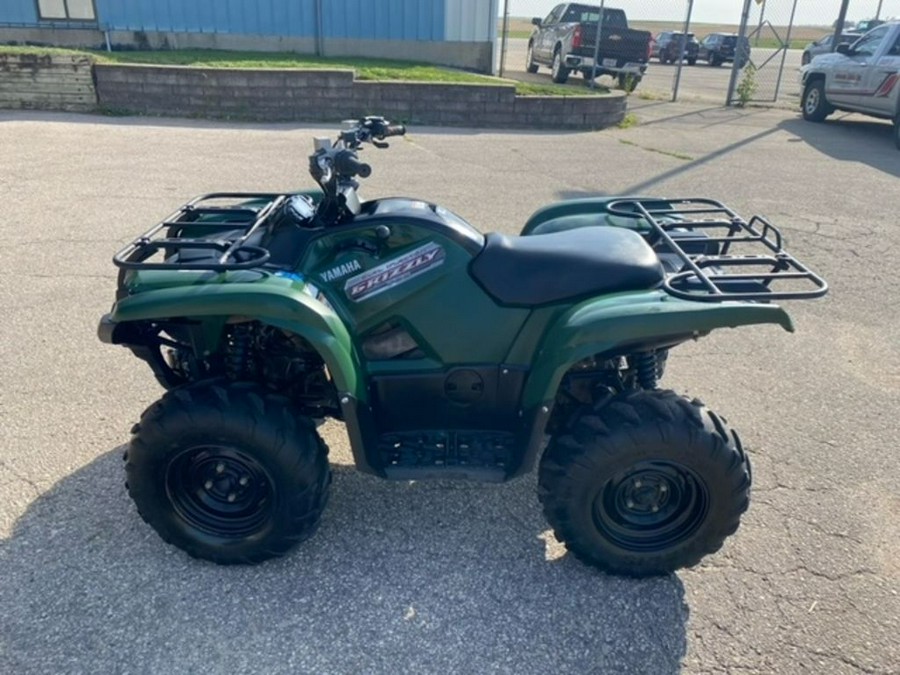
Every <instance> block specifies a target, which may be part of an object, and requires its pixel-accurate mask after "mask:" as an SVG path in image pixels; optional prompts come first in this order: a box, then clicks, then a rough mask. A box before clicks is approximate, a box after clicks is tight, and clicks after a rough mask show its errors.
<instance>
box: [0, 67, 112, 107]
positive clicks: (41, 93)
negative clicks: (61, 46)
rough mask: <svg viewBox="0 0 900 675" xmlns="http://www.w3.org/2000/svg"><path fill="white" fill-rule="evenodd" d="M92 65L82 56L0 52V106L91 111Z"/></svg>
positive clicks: (93, 100)
mask: <svg viewBox="0 0 900 675" xmlns="http://www.w3.org/2000/svg"><path fill="white" fill-rule="evenodd" d="M91 66H92V63H91V60H90V59H88V58H86V57H81V56H37V55H30V54H22V55H19V54H0V108H18V109H24V110H67V111H73V112H87V111H91V110H94V109H95V108H96V107H97V94H96V92H95V90H94V81H93V77H92V75H91Z"/></svg>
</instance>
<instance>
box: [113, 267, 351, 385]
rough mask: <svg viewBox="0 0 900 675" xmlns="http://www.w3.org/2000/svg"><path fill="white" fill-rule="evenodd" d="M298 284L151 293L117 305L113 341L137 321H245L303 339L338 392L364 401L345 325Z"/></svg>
mask: <svg viewBox="0 0 900 675" xmlns="http://www.w3.org/2000/svg"><path fill="white" fill-rule="evenodd" d="M301 289H302V286H300V285H299V283H298V282H295V281H291V280H288V279H285V278H280V277H273V276H267V275H259V276H258V278H257V280H256V281H247V282H237V283H218V284H217V283H204V284H200V285H195V286H179V287H174V288H159V289H156V290H148V291H145V292H143V293H140V294H137V295H129V296H127V297H124V298H122V299H121V300H119V301H118V302H117V303H116V305H115V306H114V308H113V311H112V313H111V314H110V315H109V318H108V319H107V320H106V323H107V326H106V327H105V329H104V330H105V331H106V333H107V334H108V338H109V339H108V341H110V342H125V340H123V339H117V337H118V336H125V335H127V326H128V325H129V324H130V323H131V322H136V321H152V320H154V319H159V320H162V319H170V318H182V317H183V318H189V319H199V318H215V317H241V318H246V319H252V320H258V321H260V322H262V323H265V324H268V325H271V326H275V327H277V328H282V329H284V330H286V331H290V332H291V333H295V334H297V335H299V336H301V337H303V338H305V339H306V340H307V341H308V342H309V343H310V345H312V347H313V348H314V349H316V351H318V353H319V355H320V356H321V357H322V360H323V361H325V364H326V365H327V366H328V371H329V373H330V375H331V377H332V379H333V380H334V383H335V386H336V387H337V390H338V392H340V393H342V394H349V395H350V396H352V397H354V398H355V399H357V400H360V401H366V400H367V395H366V389H365V386H364V384H363V381H362V378H361V377H360V372H361V371H360V362H359V357H358V355H357V353H356V350H355V348H354V346H353V341H352V340H351V338H350V334H349V332H348V331H347V328H346V326H345V325H344V323H343V322H342V321H341V320H340V318H339V317H338V316H337V314H335V313H334V311H333V310H332V309H331V308H329V307H328V306H326V305H324V304H323V303H321V302H319V301H318V300H316V299H315V298H313V297H311V296H310V295H308V294H307V293H305V292H304V291H303V290H301Z"/></svg>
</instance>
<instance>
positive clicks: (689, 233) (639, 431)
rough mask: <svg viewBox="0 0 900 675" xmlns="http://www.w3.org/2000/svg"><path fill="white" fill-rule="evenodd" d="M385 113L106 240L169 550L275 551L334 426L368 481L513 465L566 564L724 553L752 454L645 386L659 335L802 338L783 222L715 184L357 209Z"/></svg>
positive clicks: (159, 521)
mask: <svg viewBox="0 0 900 675" xmlns="http://www.w3.org/2000/svg"><path fill="white" fill-rule="evenodd" d="M403 133H405V129H404V128H403V127H402V126H399V125H391V124H389V123H388V122H386V121H385V120H384V119H382V118H376V117H369V118H366V119H363V120H360V121H358V122H353V123H349V124H348V125H346V128H345V129H344V130H343V131H342V132H341V133H340V135H339V137H338V139H337V140H336V141H335V142H332V141H331V140H329V139H324V138H320V139H316V141H315V152H314V154H313V155H312V156H311V157H310V173H311V174H312V176H313V178H314V179H315V181H316V182H317V183H318V185H319V186H320V188H321V191H311V192H308V193H298V194H210V195H205V196H202V197H198V198H196V199H194V200H193V201H191V202H189V203H188V204H186V205H184V206H183V207H181V208H180V209H178V210H177V211H175V212H174V213H173V214H172V215H171V216H169V217H168V218H166V219H165V220H164V221H162V222H161V223H159V224H157V225H156V226H155V227H153V228H151V229H150V230H148V231H147V232H146V233H144V234H143V235H141V236H140V237H138V238H137V239H135V240H134V241H133V242H131V243H130V244H129V245H128V246H126V247H125V248H124V249H122V250H121V251H120V252H119V253H117V254H116V255H115V258H114V261H115V264H116V265H117V266H118V267H119V268H120V274H119V283H118V292H117V296H116V302H115V304H114V305H113V308H112V311H111V312H110V313H109V314H107V315H106V316H104V317H103V318H102V320H101V322H100V327H99V334H100V338H101V339H102V340H103V341H104V342H106V343H110V344H118V345H124V346H126V347H127V348H129V349H130V350H131V351H132V352H133V353H134V355H135V356H137V357H138V358H140V359H142V360H144V361H146V363H147V364H148V365H149V366H150V368H151V369H152V371H153V373H154V375H155V376H156V379H157V380H158V381H159V382H160V384H161V385H162V386H163V387H165V388H166V389H167V390H168V392H167V393H166V394H165V395H164V396H163V397H162V398H161V399H160V400H159V401H158V402H157V403H155V404H154V405H152V406H151V407H150V408H148V409H147V410H146V411H145V412H144V414H143V416H142V417H141V420H140V423H139V424H137V425H136V426H135V428H134V430H133V435H132V439H131V442H130V445H129V447H128V450H127V453H126V460H127V463H126V474H127V485H128V491H129V493H130V495H131V497H132V498H133V499H134V501H135V503H136V505H137V509H138V511H139V513H140V515H141V516H142V517H143V519H144V520H146V521H147V522H148V523H149V524H150V525H151V526H153V527H154V528H155V529H156V530H157V532H158V533H159V534H160V535H161V536H162V538H163V539H164V540H166V541H167V542H170V543H172V544H174V545H176V546H178V547H180V548H182V549H184V550H185V551H187V552H188V553H189V554H190V555H192V556H196V557H198V558H205V559H208V560H212V561H215V562H217V563H223V564H228V563H256V562H260V561H262V560H265V559H267V558H271V557H273V556H279V555H282V554H284V553H286V552H287V551H288V550H289V549H290V548H291V547H292V546H293V545H294V544H296V543H297V542H299V541H302V540H304V539H306V538H307V537H309V536H310V535H311V534H312V533H313V532H314V531H315V529H316V526H317V524H318V522H319V519H320V517H321V515H322V511H323V509H324V508H325V504H326V501H327V498H328V491H329V486H330V481H331V476H330V470H329V465H328V459H327V448H326V446H325V444H324V443H323V441H322V439H321V438H320V436H319V434H318V433H317V431H316V428H317V424H318V423H319V422H320V421H321V420H323V419H325V418H334V419H337V420H340V421H342V422H343V423H344V424H345V425H346V428H347V433H348V436H349V441H350V447H351V448H352V452H353V456H354V459H355V462H356V466H357V468H358V469H359V470H360V471H363V472H366V473H371V474H374V475H376V476H381V477H383V478H388V479H393V480H411V479H415V480H422V479H432V478H434V479H470V480H479V481H494V482H501V481H508V480H511V479H513V478H515V477H517V476H521V475H522V474H524V473H526V472H528V471H530V470H531V469H532V467H533V466H534V465H535V463H538V464H539V467H538V470H539V497H540V500H541V502H542V504H543V507H544V513H545V514H546V517H547V520H548V521H549V523H550V524H551V525H552V527H553V529H554V531H555V533H556V536H557V538H558V539H559V540H560V541H562V542H564V543H565V545H566V546H567V547H568V549H569V550H570V551H571V552H572V553H573V554H574V555H575V556H576V557H578V558H579V559H580V560H582V561H584V562H585V563H588V564H590V565H594V566H596V567H599V568H602V569H604V570H607V571H610V572H613V573H617V574H626V575H632V576H646V575H654V574H661V573H667V572H671V571H673V570H676V569H679V568H682V567H686V566H691V565H694V564H696V563H697V562H698V561H699V560H700V559H701V558H702V557H703V556H704V555H706V554H708V553H712V552H714V551H716V550H718V549H719V548H720V547H721V546H722V543H723V541H724V540H725V538H726V537H727V536H728V535H730V534H732V533H733V532H734V531H735V530H736V529H737V527H738V524H739V520H740V518H741V515H742V514H743V513H744V511H745V510H746V509H747V506H748V500H749V491H750V478H751V473H750V459H749V457H748V456H747V454H746V453H745V452H744V449H743V447H742V446H741V441H740V439H739V438H738V436H737V434H736V433H735V432H734V431H732V430H731V428H730V427H729V426H728V425H727V424H726V422H725V420H724V419H723V418H722V417H720V416H718V415H716V414H715V413H713V412H712V411H711V410H709V409H708V408H706V407H705V406H704V405H703V404H702V403H701V402H700V401H698V400H688V399H686V398H683V397H681V396H679V395H677V394H675V393H673V392H671V391H667V390H663V389H660V388H659V381H660V379H661V378H662V376H663V373H664V370H665V365H666V359H667V357H668V354H669V351H670V350H671V349H672V348H674V347H676V346H678V345H679V344H681V343H683V342H686V341H689V340H694V339H696V338H699V337H701V336H705V335H707V334H709V333H710V332H711V331H712V330H714V329H717V328H723V327H736V326H743V325H750V324H762V323H774V324H778V325H780V326H781V327H783V328H785V329H786V330H789V331H791V330H793V328H792V325H791V321H790V319H789V317H788V315H787V314H786V313H785V312H784V311H783V310H782V309H781V308H779V307H778V306H776V305H774V304H772V302H773V301H775V300H785V299H799V298H812V297H819V296H822V295H824V294H825V292H826V290H827V286H826V284H825V282H824V281H823V280H822V279H821V278H820V277H818V276H817V275H816V274H814V273H813V272H811V271H810V270H808V269H807V268H806V267H805V266H804V265H803V264H801V263H800V262H799V261H798V260H797V259H796V258H794V257H793V256H791V255H790V254H788V253H787V252H785V250H784V248H783V246H782V240H781V235H780V234H779V232H778V230H777V229H776V228H775V227H773V226H772V225H771V224H769V223H768V222H767V221H766V220H764V219H763V218H760V217H758V216H756V217H753V218H752V219H751V220H749V221H747V220H744V219H743V218H741V217H740V216H738V215H737V214H736V213H734V212H733V211H732V210H731V209H729V208H728V207H726V206H724V205H722V204H721V203H718V202H716V201H713V200H710V199H661V198H638V197H617V198H603V199H586V200H579V201H570V202H563V203H559V204H554V205H551V206H548V207H546V208H544V209H541V210H540V211H538V212H537V213H535V214H534V216H532V217H531V219H530V220H529V221H528V222H527V223H526V225H525V227H524V229H523V230H522V233H521V235H520V236H504V235H500V234H488V235H483V234H481V233H480V232H479V231H478V230H476V229H475V228H473V227H472V226H471V225H469V224H468V223H467V222H465V221H464V220H463V219H462V218H460V217H459V216H457V215H455V214H453V213H452V212H450V211H448V210H447V209H445V208H442V207H440V206H437V205H435V204H431V203H428V202H425V201H418V200H413V199H399V198H388V199H377V200H374V201H368V202H362V203H361V202H360V200H359V198H358V193H357V189H358V182H357V180H356V179H357V178H365V177H367V176H368V175H369V174H370V173H371V168H370V167H369V165H367V164H364V163H362V162H361V161H360V160H359V157H358V151H359V150H360V149H361V148H362V146H363V144H365V143H372V144H374V145H377V146H379V147H386V145H387V144H386V143H385V139H386V138H388V137H390V136H397V135H402V134H403Z"/></svg>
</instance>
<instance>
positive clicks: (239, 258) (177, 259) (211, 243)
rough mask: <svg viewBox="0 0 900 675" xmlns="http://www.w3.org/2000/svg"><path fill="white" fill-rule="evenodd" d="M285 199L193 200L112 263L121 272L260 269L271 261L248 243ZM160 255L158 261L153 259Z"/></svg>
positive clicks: (238, 195) (222, 196) (225, 196)
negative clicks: (122, 270)
mask: <svg viewBox="0 0 900 675" xmlns="http://www.w3.org/2000/svg"><path fill="white" fill-rule="evenodd" d="M286 199H287V197H286V196H285V195H280V194H270V193H250V192H216V193H212V194H208V195H202V196H200V197H196V198H195V199H192V200H191V201H189V202H188V203H187V204H185V205H184V206H182V207H181V208H180V209H178V210H177V211H175V212H174V213H172V215H170V216H169V217H168V218H166V219H165V220H163V221H162V222H160V223H157V224H156V225H154V226H153V227H151V228H150V229H149V230H147V231H146V232H144V233H143V234H142V235H140V236H139V237H137V238H136V239H135V240H134V241H132V242H131V243H130V244H128V245H127V246H125V247H124V248H123V249H122V250H120V251H119V252H118V253H116V254H115V256H113V262H114V263H115V264H116V266H117V267H120V268H122V269H144V270H210V271H215V272H224V271H227V270H244V269H251V268H254V267H260V266H261V265H263V264H265V263H266V262H267V261H268V260H269V252H268V251H267V250H266V249H264V248H261V247H259V246H253V245H251V244H249V243H248V240H249V239H250V237H251V236H253V234H255V233H256V232H258V231H259V230H260V228H262V227H263V226H264V225H266V223H267V222H268V221H269V219H270V217H271V216H272V215H273V214H275V213H277V212H278V211H279V208H280V206H281V205H282V204H283V203H284V201H285V200H286ZM160 233H162V236H158V235H160ZM188 235H189V236H188ZM226 235H227V236H226ZM160 253H161V254H162V256H163V259H162V260H158V259H157V260H152V258H154V256H157V254H160Z"/></svg>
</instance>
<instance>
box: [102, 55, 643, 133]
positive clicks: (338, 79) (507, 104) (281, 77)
mask: <svg viewBox="0 0 900 675" xmlns="http://www.w3.org/2000/svg"><path fill="white" fill-rule="evenodd" d="M94 72H95V80H96V85H97V95H98V99H99V103H100V106H101V107H102V108H106V109H109V110H112V111H116V112H133V113H140V114H145V115H169V116H187V117H214V118H216V117H217V118H233V119H253V120H261V121H291V120H297V121H308V122H338V121H341V120H344V119H349V118H356V117H361V116H363V115H384V116H386V117H388V118H391V119H395V120H398V121H401V120H402V121H405V122H408V123H413V124H433V125H440V126H465V127H515V128H531V129H580V130H586V129H602V128H604V127H608V126H611V125H614V124H618V123H619V122H620V121H622V119H623V118H624V116H625V96H624V95H622V94H621V93H614V94H611V95H609V96H578V97H557V96H546V97H530V96H529V97H520V96H516V94H515V88H514V87H513V86H512V85H509V86H507V85H499V86H493V85H477V84H437V83H417V82H362V81H356V80H355V79H354V76H353V73H352V72H350V71H340V70H291V69H286V70H259V71H249V70H241V69H235V70H231V69H224V68H183V67H178V66H131V65H103V64H97V65H96V66H95V68H94Z"/></svg>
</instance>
